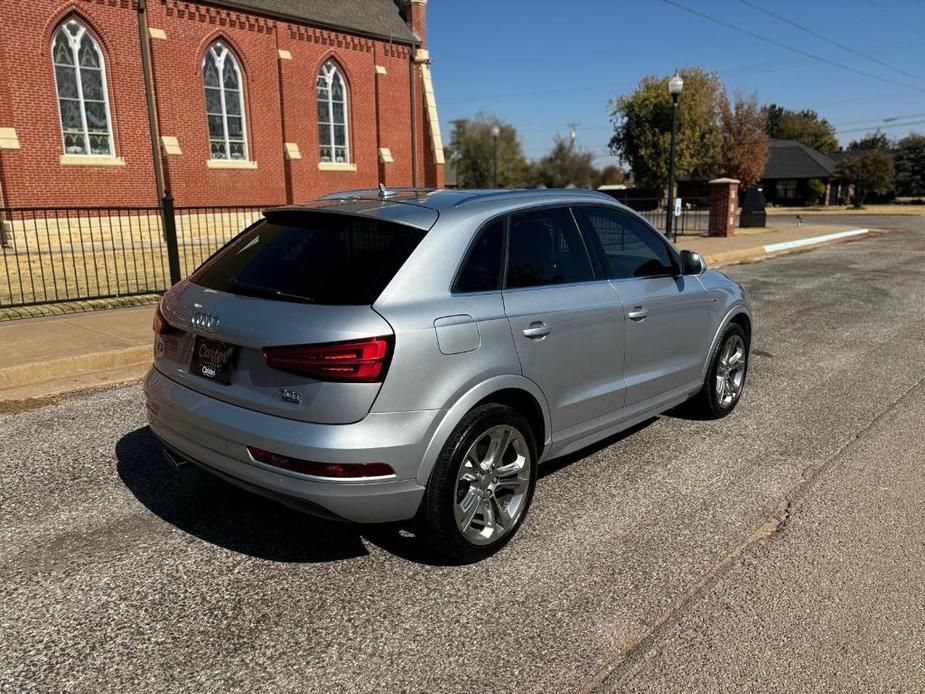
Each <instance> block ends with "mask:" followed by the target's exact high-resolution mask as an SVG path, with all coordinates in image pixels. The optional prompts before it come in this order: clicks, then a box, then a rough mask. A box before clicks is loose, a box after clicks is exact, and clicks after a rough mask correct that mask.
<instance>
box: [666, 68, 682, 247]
mask: <svg viewBox="0 0 925 694" xmlns="http://www.w3.org/2000/svg"><path fill="white" fill-rule="evenodd" d="M682 89H684V80H683V79H681V75H679V74H678V73H675V74H674V77H672V78H671V79H670V80H668V93H669V94H671V155H670V158H669V159H668V214H667V215H666V217H667V219H666V220H665V234H666V235H667V236H668V238H670V239H672V240H676V239H677V237H678V235H677V234H675V233H674V229H673V227H674V199H675V191H674V159H675V148H676V146H677V140H678V97H679V96H681V90H682Z"/></svg>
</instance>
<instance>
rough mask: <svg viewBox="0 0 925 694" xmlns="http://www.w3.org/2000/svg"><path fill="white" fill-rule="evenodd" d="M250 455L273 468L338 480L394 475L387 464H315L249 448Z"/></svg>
mask: <svg viewBox="0 0 925 694" xmlns="http://www.w3.org/2000/svg"><path fill="white" fill-rule="evenodd" d="M247 451H248V453H250V454H251V457H252V458H253V459H254V460H256V461H257V462H258V463H263V464H264V465H272V466H273V467H278V468H282V469H284V470H291V471H292V472H301V473H302V474H303V475H314V476H316V477H336V478H338V479H356V478H358V477H384V476H385V475H394V474H395V471H394V470H393V469H392V466H391V465H387V464H386V463H344V464H343V465H341V464H338V463H315V462H312V461H311V460H299V459H298V458H289V457H287V456H285V455H279V454H278V453H270V451H265V450H262V449H260V448H253V447H251V446H248V447H247Z"/></svg>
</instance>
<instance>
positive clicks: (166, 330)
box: [153, 306, 179, 335]
mask: <svg viewBox="0 0 925 694" xmlns="http://www.w3.org/2000/svg"><path fill="white" fill-rule="evenodd" d="M153 327H154V334H155V335H171V334H173V333H176V332H179V331H178V330H177V329H176V328H175V327H173V326H172V325H171V324H170V323H168V322H167V319H166V318H164V314H163V313H161V307H160V306H158V307H157V308H156V309H155V310H154V326H153Z"/></svg>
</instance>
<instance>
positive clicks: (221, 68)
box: [200, 40, 256, 168]
mask: <svg viewBox="0 0 925 694" xmlns="http://www.w3.org/2000/svg"><path fill="white" fill-rule="evenodd" d="M216 47H221V48H222V49H224V52H223V53H222V54H221V56H219V54H218V53H216V52H214V51H215V48H216ZM210 53H211V54H212V57H213V58H214V59H215V63H216V67H218V83H219V95H220V96H221V98H222V113H221V116H222V129H223V131H224V143H225V158H224V159H217V158H214V157H213V156H212V140H213V139H217V138H213V137H212V133H211V132H209V131H208V126H209V115H218V114H210V113H209V101H208V99H206V130H207V136H208V139H209V161H231V162H234V161H237V162H249V161H250V160H251V158H250V149H251V148H250V142H248V139H247V114H246V113H245V111H246V110H247V95H246V94H245V93H244V74H243V73H242V72H241V66H240V64H239V62H238V58H237V56H236V55H235V54H234V52H233V51H232V50H231V48H230V47H229V46H228V44H227V43H225V42H224V41H221V40H219V41H214V42H212V43H211V44H210V45H209V48H208V49H206V53H205V55H204V56H203V57H202V69H201V70H200V74H201V75H202V88H203V95H205V94H206V91H205V90H206V89H207V88H210V89H214V87H207V85H206V75H205V68H206V61H207V60H208V59H209V54H210ZM229 57H230V58H231V67H232V68H233V69H234V71H235V73H237V76H238V92H239V93H240V99H241V141H242V143H243V145H244V158H243V159H232V158H231V139H230V137H229V135H228V104H227V103H226V102H225V64H226V61H227V60H228V58H229ZM215 168H248V167H234V166H230V167H215ZM253 168H256V167H253Z"/></svg>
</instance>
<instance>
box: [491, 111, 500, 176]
mask: <svg viewBox="0 0 925 694" xmlns="http://www.w3.org/2000/svg"><path fill="white" fill-rule="evenodd" d="M500 134H501V128H499V127H498V126H497V125H493V126H491V168H492V171H493V172H494V173H493V176H492V181H493V184H492V188H497V187H498V135H500Z"/></svg>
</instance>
